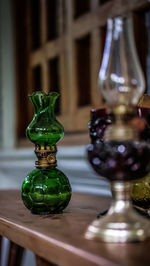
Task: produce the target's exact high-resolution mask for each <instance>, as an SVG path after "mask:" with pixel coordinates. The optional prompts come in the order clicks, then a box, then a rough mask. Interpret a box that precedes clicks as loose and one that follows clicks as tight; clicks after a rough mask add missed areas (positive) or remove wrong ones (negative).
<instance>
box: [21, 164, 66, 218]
mask: <svg viewBox="0 0 150 266" xmlns="http://www.w3.org/2000/svg"><path fill="white" fill-rule="evenodd" d="M70 198H71V186H70V183H69V180H68V178H67V177H66V176H65V174H64V173H63V172H61V171H60V170H59V169H57V168H56V167H49V168H36V169H34V170H32V171H31V172H30V173H29V174H28V175H27V177H26V178H25V180H24V182H23V185H22V200H23V202H24V205H25V206H26V207H27V208H28V209H29V210H30V211H31V212H32V213H33V214H41V215H42V214H50V213H61V212H62V211H63V210H64V209H65V208H66V207H67V205H68V203H69V201H70Z"/></svg>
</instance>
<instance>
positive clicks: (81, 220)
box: [0, 191, 150, 266]
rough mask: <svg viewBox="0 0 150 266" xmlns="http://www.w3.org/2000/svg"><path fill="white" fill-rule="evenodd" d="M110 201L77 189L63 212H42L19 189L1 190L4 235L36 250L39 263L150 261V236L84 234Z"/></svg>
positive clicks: (104, 265)
mask: <svg viewBox="0 0 150 266" xmlns="http://www.w3.org/2000/svg"><path fill="white" fill-rule="evenodd" d="M109 204H110V199H109V198H107V197H101V196H95V195H86V194H80V193H74V194H73V196H72V199H71V202H70V204H69V206H68V207H67V208H66V210H65V211H64V213H63V214H54V215H46V216H40V215H33V214H31V213H30V212H29V211H28V210H27V209H26V208H25V207H24V205H23V203H22V200H21V197H20V192H19V191H0V235H1V236H5V237H6V238H8V239H9V240H11V241H13V243H16V244H17V245H19V246H21V247H24V248H27V249H29V250H31V251H33V252H34V253H35V254H36V255H37V265H55V264H56V265H60V266H94V265H101V266H114V265H116V266H117V265H126V266H130V265H131V266H141V265H143V266H148V265H150V241H149V240H148V241H146V242H144V243H135V244H106V243H101V242H96V241H91V240H86V239H85V238H84V232H85V229H86V227H87V226H88V225H89V224H90V222H91V221H92V220H93V219H94V218H95V217H96V216H97V214H98V212H99V211H102V210H104V209H105V208H107V207H108V206H109ZM11 265H13V264H11ZM15 266H16V265H15ZM30 266H31V265H30Z"/></svg>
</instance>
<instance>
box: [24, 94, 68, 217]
mask: <svg viewBox="0 0 150 266" xmlns="http://www.w3.org/2000/svg"><path fill="white" fill-rule="evenodd" d="M58 97H59V94H58V93H57V92H51V93H49V94H45V93H44V92H40V91H38V92H34V93H33V94H32V95H31V96H29V98H30V99H31V101H32V103H33V105H34V117H33V120H32V122H31V123H30V124H29V126H28V127H27V130H26V134H27V137H28V138H29V140H31V141H32V142H33V143H34V144H35V154H36V156H37V158H38V160H37V161H36V162H35V166H36V168H35V169H34V170H32V171H31V172H30V173H29V174H28V175H27V176H26V178H25V180H24V182H23V185H22V200H23V203H24V205H25V206H26V207H27V208H28V209H29V210H30V211H31V212H32V213H33V214H40V215H42V214H51V213H61V212H62V211H63V210H64V209H65V208H66V206H67V205H68V203H69V201H70V198H71V186H70V183H69V180H68V178H67V177H66V175H65V174H64V173H63V172H62V171H60V170H59V169H58V168H56V167H57V160H56V152H57V147H56V143H57V142H58V141H59V140H60V139H62V137H63V136H64V128H63V126H62V125H61V124H60V123H59V122H58V121H57V120H56V117H55V114H54V107H55V102H56V99H57V98H58Z"/></svg>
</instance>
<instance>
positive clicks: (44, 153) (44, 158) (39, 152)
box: [35, 145, 57, 167]
mask: <svg viewBox="0 0 150 266" xmlns="http://www.w3.org/2000/svg"><path fill="white" fill-rule="evenodd" d="M56 152H57V148H56V146H52V147H49V146H46V147H44V146H41V147H39V146H38V145H36V146H35V154H36V156H37V158H38V161H36V162H35V166H36V167H50V166H57V160H56Z"/></svg>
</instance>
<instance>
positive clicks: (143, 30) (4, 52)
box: [0, 0, 150, 265]
mask: <svg viewBox="0 0 150 266" xmlns="http://www.w3.org/2000/svg"><path fill="white" fill-rule="evenodd" d="M126 11H131V12H132V16H133V22H134V23H133V24H134V34H135V41H136V47H137V52H138V55H139V59H140V62H141V65H142V69H143V72H144V75H145V79H146V91H145V93H148V94H149V93H150V3H149V1H147V0H140V1H138V0H134V1H131V0H22V1H20V0H0V189H7V188H12V189H15V188H18V189H20V188H21V184H22V182H23V179H24V177H25V176H26V174H27V173H28V172H29V171H30V170H32V169H33V168H34V161H35V155H34V147H33V145H32V144H31V143H30V142H29V141H28V140H27V138H26V136H25V130H26V127H27V125H28V124H29V122H30V121H31V120H32V118H33V106H32V103H31V102H30V101H29V99H28V97H27V96H28V94H31V93H32V92H33V91H38V90H43V91H44V92H46V93H48V92H50V91H57V92H59V93H60V94H61V97H60V100H59V101H58V102H57V107H56V110H55V111H56V115H57V118H58V120H59V121H60V122H61V123H62V124H63V125H64V128H65V137H64V139H63V140H62V141H61V142H60V143H59V145H58V146H59V147H58V150H59V151H58V156H57V158H58V167H59V168H60V169H62V170H63V171H64V173H65V174H66V175H67V176H68V178H69V180H70V182H71V185H72V188H73V191H80V192H87V193H98V194H103V195H110V191H109V185H108V183H107V182H106V181H105V180H103V179H101V180H100V178H99V177H98V176H97V175H96V174H95V173H94V172H93V170H92V169H91V167H90V166H89V164H88V162H87V160H86V145H87V144H88V143H90V139H89V133H88V121H89V120H90V110H91V109H92V108H100V107H103V106H104V101H103V99H102V97H101V95H100V92H99V91H98V88H97V77H98V72H99V68H100V65H101V60H102V55H103V50H104V44H105V36H106V23H107V18H108V17H112V16H117V15H120V14H122V13H124V12H126ZM29 265H30V263H29ZM32 265H33V264H32Z"/></svg>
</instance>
